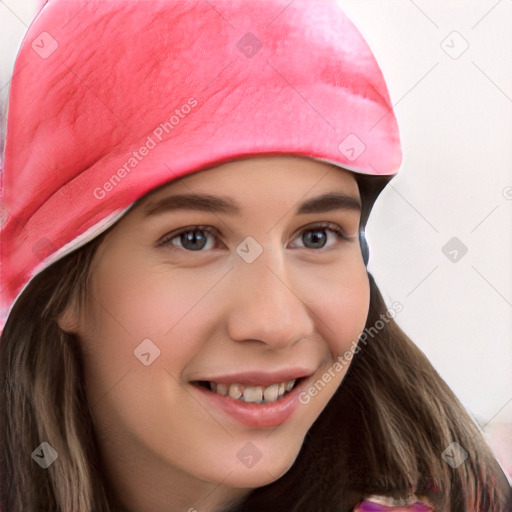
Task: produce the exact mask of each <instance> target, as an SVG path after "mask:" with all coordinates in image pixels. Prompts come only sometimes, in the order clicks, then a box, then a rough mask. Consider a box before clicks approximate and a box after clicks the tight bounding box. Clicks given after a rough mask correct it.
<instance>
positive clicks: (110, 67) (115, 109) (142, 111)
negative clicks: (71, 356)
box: [0, 0, 402, 327]
mask: <svg viewBox="0 0 512 512" xmlns="http://www.w3.org/2000/svg"><path fill="white" fill-rule="evenodd" d="M277 153H288V154H295V155H299V156H300V155H302V156H305V157H312V158H317V159H319V160H322V161H327V162H331V163H333V164H335V165H337V166H340V167H343V168H345V169H349V170H352V171H355V172H358V173H363V174H380V175H388V176H391V175H393V174H395V173H396V172H397V170H398V168H399V166H400V164H401V160H402V152H401V146H400V138H399V132H398V126H397V122H396V119H395V116H394V113H393V110H392V105H391V102H390V98H389V94H388V90H387V87H386V83H385V81H384V78H383V76H382V73H381V70H380V68H379V65H378V64H377V62H376V60H375V58H374V56H373V54H372V51H371V50H370V48H369V47H368V45H367V44H366V42H365V40H364V39H363V37H362V36H361V34H360V33H359V31H358V30H357V29H356V28H355V27H354V25H353V24H352V23H351V21H350V20H349V19H348V18H347V16H346V15H345V13H344V12H343V11H342V10H341V8H340V7H339V5H338V3H337V2H336V1H335V0H296V1H294V2H290V1H289V0H243V1H242V0H210V1H209V2H205V1H204V0H151V1H149V0H139V1H134V0H109V1H105V0H74V1H73V2H70V1H66V0H50V1H49V2H48V3H47V4H46V5H45V6H44V7H43V9H42V10H41V12H40V13H39V15H38V16H37V17H36V19H35V20H34V22H33V23H32V25H31V26H30V28H29V30H28V32H27V34H26V36H25V38H24V40H23V43H22V46H21V49H20V51H19V54H18V57H17V60H16V64H15V67H14V76H13V79H12V83H11V88H10V101H9V107H8V115H7V139H6V147H5V162H4V163H5V166H4V167H5V168H4V176H3V184H2V185H3V189H2V203H3V206H2V211H1V212H0V214H1V215H0V217H1V218H2V221H3V228H2V232H1V235H2V243H1V249H0V251H1V252H0V256H1V269H2V290H1V295H0V327H1V326H3V324H4V322H5V319H6V317H7V315H8V313H9V311H10V309H11V308H12V305H13V303H14V301H15V299H16V298H17V297H18V296H19V294H20V293H21V291H22V290H23V289H24V287H25V286H26V285H27V284H28V282H29V281H30V279H31V278H32V277H33V276H34V275H36V274H37V273H39V272H40V271H41V270H43V269H44V268H46V267H48V266H49V265H50V264H51V263H53V262H54V261H56V260H57V259H59V258H60V257H62V256H63V255H65V254H68V253H69V252H71V251H73V250H74V249H76V248H77V247H79V246H81V245H83V244H85V243H86V242H88V241H89V240H91V239H92V238H94V237H95V236H97V235H98V234H99V233H101V232H102V231H104V230H105V229H106V228H107V227H109V226H110V225H111V224H112V223H113V222H115V221H116V220H117V219H119V218H120V216H122V215H123V213H124V212H126V210H127V208H128V207H129V206H130V205H131V204H132V203H133V202H134V201H135V200H137V199H138V198H140V197H141V196H143V195H144V194H146V193H147V192H149V191H150V190H152V189H154V188H155V187H158V186H160V185H162V184H164V183H166V182H169V181H171V180H173V179H175V178H177V177H181V176H184V175H187V174H190V173H193V172H195V171H198V170H201V169H205V168H207V167H210V166H214V165H217V164H220V163H222V162H226V161H229V160H233V159H235V158H243V157H248V156H251V155H258V154H277Z"/></svg>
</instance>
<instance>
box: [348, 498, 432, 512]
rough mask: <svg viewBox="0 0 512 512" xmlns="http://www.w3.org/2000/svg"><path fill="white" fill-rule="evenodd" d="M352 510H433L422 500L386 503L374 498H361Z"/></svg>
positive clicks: (426, 511) (416, 511) (385, 511)
mask: <svg viewBox="0 0 512 512" xmlns="http://www.w3.org/2000/svg"><path fill="white" fill-rule="evenodd" d="M354 512H434V508H433V507H432V506H431V505H429V504H427V503H425V502H423V501H415V502H414V503H410V504H408V505H388V504H384V503H381V502H377V501H374V500H363V501H362V502H361V503H359V505H358V506H357V507H356V508H355V509H354Z"/></svg>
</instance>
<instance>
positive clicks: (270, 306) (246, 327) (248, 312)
mask: <svg viewBox="0 0 512 512" xmlns="http://www.w3.org/2000/svg"><path fill="white" fill-rule="evenodd" d="M288 275H289V272H287V269H286V262H284V261H283V258H281V257H280V255H278V254H277V253H276V252H273V253H271V252H270V251H269V250H268V249H266V250H264V251H263V253H262V254H261V255H260V256H259V257H258V258H257V259H256V261H254V262H253V263H250V264H248V263H246V262H244V261H238V262H237V264H236V265H235V269H234V270H233V271H232V276H231V279H232V281H231V283H232V284H233V283H234V286H235V289H236V292H235V293H234V294H232V298H233V301H232V303H231V308H230V310H229V314H228V322H227V329H228V334H229V336H230V338H231V339H232V340H235V341H239V342H242V341H247V340H253V341H259V342H261V343H264V344H266V345H268V347H271V348H272V349H282V348H286V347H289V346H292V345H294V344H295V343H297V342H298V341H299V340H301V339H304V338H307V337H309V336H311V335H312V333H313V332H314V321H313V318H312V313H311V311H310V308H309V307H308V306H307V305H306V303H305V302H304V301H303V300H301V297H300V296H299V291H298V290H297V286H296V283H295V286H294V283H292V282H291V279H290V278H289V277H288Z"/></svg>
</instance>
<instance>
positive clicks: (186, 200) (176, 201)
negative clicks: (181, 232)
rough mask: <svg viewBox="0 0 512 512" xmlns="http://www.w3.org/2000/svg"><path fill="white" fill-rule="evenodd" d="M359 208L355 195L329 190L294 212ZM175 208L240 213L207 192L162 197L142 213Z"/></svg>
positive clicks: (360, 206) (303, 212) (150, 213)
mask: <svg viewBox="0 0 512 512" xmlns="http://www.w3.org/2000/svg"><path fill="white" fill-rule="evenodd" d="M361 209H362V205H361V202H360V200H359V199H358V198H357V197H353V196H350V195H346V194H340V193H337V192H336V193H335V192H330V193H327V194H322V195H321V196H318V197H314V198H312V199H308V200H307V201H304V202H303V203H302V204H301V205H300V206H299V207H298V208H297V211H296V214H297V215H301V214H308V213H325V212H330V211H334V210H348V211H350V210H352V211H359V212H360V211H361ZM177 210H194V211H201V212H211V213H225V214H229V215H240V207H239V206H238V205H237V204H236V203H235V202H233V201H232V200H231V199H228V198H225V197H220V196H213V195H209V194H180V195H174V196H168V197H164V198H162V199H160V200H158V201H155V202H152V203H149V204H148V205H146V207H145V208H144V213H145V215H146V216H147V217H150V216H154V215H160V214H163V213H168V212H172V211H177Z"/></svg>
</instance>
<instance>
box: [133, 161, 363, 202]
mask: <svg viewBox="0 0 512 512" xmlns="http://www.w3.org/2000/svg"><path fill="white" fill-rule="evenodd" d="M214 191H215V192H216V193H222V194H223V195H230V196H231V197H233V198H234V199H236V198H237V197H238V198H245V199H251V198H252V199H254V200H255V199H256V196H255V193H256V192H262V191H263V192H266V194H265V195H267V196H268V195H270V196H277V198H284V196H286V195H288V196H290V197H291V196H298V197H297V200H298V199H299V198H300V197H303V196H307V195H312V194H318V193H326V192H330V191H339V192H341V191H343V192H344V193H346V194H350V195H352V196H353V197H355V198H358V197H359V190H358V186H357V181H356V178H355V176H354V174H353V173H352V172H351V171H348V170H345V169H341V168H340V167H337V166H335V165H332V164H329V163H326V162H321V161H319V160H315V159H312V158H306V157H299V156H295V155H278V156H257V157H250V158H244V159H238V160H233V161H230V162H227V163H224V164H220V165H217V166H215V167H211V168H208V169H204V170H201V171H197V172H194V173H192V174H190V175H188V176H185V177H182V178H179V179H176V180H174V181H172V182H170V183H168V184H166V185H163V186H162V187H159V188H158V189H156V190H154V191H152V192H150V193H149V194H147V195H146V196H144V197H143V198H141V200H140V203H142V204H147V203H148V202H150V201H151V202H152V201H154V200H158V199H160V198H162V197H165V196H166V195H168V194H169V193H171V192H172V193H174V192H179V193H194V192H196V193H200V192H210V193H212V192H214ZM260 197H261V196H260Z"/></svg>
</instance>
